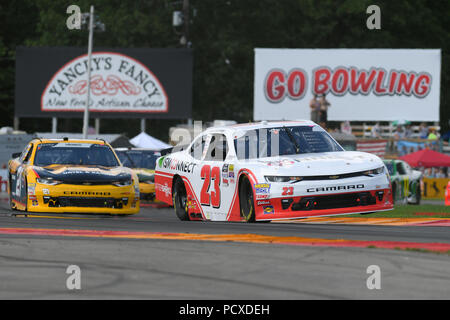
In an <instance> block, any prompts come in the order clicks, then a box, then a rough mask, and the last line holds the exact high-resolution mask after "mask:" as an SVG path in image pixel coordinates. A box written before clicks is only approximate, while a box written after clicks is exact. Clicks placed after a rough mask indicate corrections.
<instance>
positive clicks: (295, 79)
mask: <svg viewBox="0 0 450 320" xmlns="http://www.w3.org/2000/svg"><path fill="white" fill-rule="evenodd" d="M287 89H288V94H289V98H291V99H293V100H297V99H300V98H302V97H303V96H304V95H305V92H306V76H305V73H304V72H303V70H299V69H294V70H292V71H291V72H290V73H289V76H288V86H287Z"/></svg>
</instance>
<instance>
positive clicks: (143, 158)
mask: <svg viewBox="0 0 450 320" xmlns="http://www.w3.org/2000/svg"><path fill="white" fill-rule="evenodd" d="M116 153H117V155H118V157H119V159H120V161H121V162H122V163H123V165H124V166H125V167H129V168H131V169H133V171H134V172H135V173H136V175H137V177H138V179H139V189H140V192H141V200H150V201H153V200H155V165H156V159H158V158H159V157H160V156H161V152H159V151H155V150H150V149H143V148H130V149H128V148H116Z"/></svg>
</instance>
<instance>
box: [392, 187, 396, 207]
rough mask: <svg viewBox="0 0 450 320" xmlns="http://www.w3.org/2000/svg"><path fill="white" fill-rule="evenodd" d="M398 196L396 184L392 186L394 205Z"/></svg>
mask: <svg viewBox="0 0 450 320" xmlns="http://www.w3.org/2000/svg"><path fill="white" fill-rule="evenodd" d="M396 194H397V184H396V183H395V182H394V183H393V184H392V203H393V204H395V200H396V199H395V197H396Z"/></svg>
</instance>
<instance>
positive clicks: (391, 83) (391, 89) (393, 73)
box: [389, 70, 398, 94]
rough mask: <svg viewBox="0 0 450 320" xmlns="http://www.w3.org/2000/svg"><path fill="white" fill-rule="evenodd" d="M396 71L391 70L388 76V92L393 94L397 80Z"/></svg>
mask: <svg viewBox="0 0 450 320" xmlns="http://www.w3.org/2000/svg"><path fill="white" fill-rule="evenodd" d="M397 75H398V73H397V71H395V70H392V71H391V77H390V78H389V93H390V94H393V93H394V92H395V80H397Z"/></svg>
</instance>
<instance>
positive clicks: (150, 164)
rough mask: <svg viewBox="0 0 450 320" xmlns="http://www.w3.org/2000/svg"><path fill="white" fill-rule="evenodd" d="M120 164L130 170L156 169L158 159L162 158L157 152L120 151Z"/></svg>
mask: <svg viewBox="0 0 450 320" xmlns="http://www.w3.org/2000/svg"><path fill="white" fill-rule="evenodd" d="M117 155H118V157H119V159H120V162H122V164H123V165H124V166H125V167H128V168H142V169H155V166H156V159H158V158H159V157H160V156H161V153H160V152H157V151H141V150H127V151H119V152H117Z"/></svg>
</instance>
